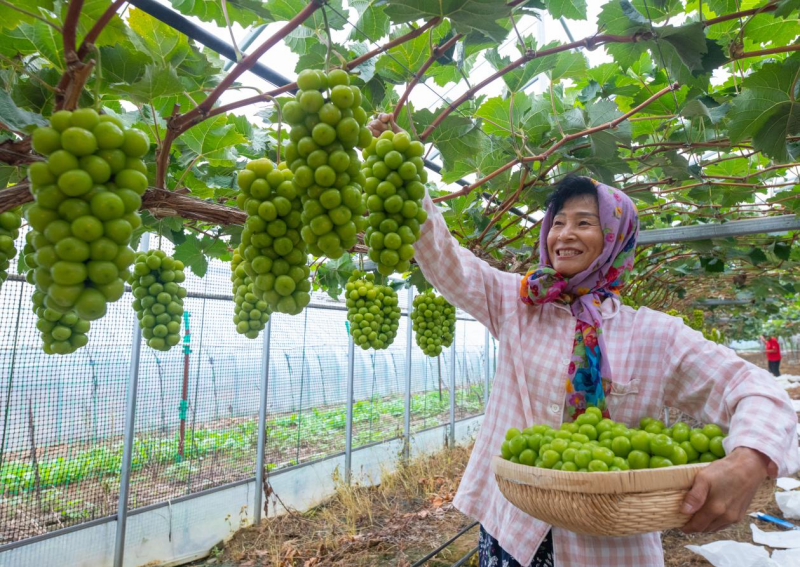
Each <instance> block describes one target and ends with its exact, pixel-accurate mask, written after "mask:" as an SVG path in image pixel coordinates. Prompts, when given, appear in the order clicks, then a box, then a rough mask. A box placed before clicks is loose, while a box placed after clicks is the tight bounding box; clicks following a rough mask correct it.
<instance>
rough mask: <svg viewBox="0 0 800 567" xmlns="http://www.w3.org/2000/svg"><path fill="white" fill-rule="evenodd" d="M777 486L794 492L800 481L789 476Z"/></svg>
mask: <svg viewBox="0 0 800 567" xmlns="http://www.w3.org/2000/svg"><path fill="white" fill-rule="evenodd" d="M798 401H800V400H798ZM777 485H778V488H780V489H781V490H794V489H795V488H798V487H800V480H797V479H796V478H789V477H787V476H782V477H781V478H779V479H778V480H777Z"/></svg>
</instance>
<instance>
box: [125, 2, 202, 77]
mask: <svg viewBox="0 0 800 567" xmlns="http://www.w3.org/2000/svg"><path fill="white" fill-rule="evenodd" d="M128 25H130V27H131V29H132V30H133V31H135V32H136V34H135V35H133V37H132V41H133V43H134V45H135V46H136V47H137V48H138V49H139V50H140V51H142V52H144V53H146V54H147V55H149V56H150V58H151V59H153V60H154V61H156V62H159V63H162V64H164V65H165V66H166V65H169V64H172V65H179V64H180V63H181V62H182V61H183V60H184V58H186V56H187V55H188V54H189V41H188V39H187V38H186V36H185V35H183V34H182V33H180V32H179V31H177V30H176V29H175V28H173V27H171V26H168V25H167V24H165V23H162V22H161V21H159V20H157V19H155V18H154V17H153V16H151V15H150V14H148V13H146V12H144V11H142V10H139V9H133V8H131V9H129V10H128Z"/></svg>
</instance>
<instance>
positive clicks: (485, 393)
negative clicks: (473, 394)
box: [483, 329, 492, 412]
mask: <svg viewBox="0 0 800 567" xmlns="http://www.w3.org/2000/svg"><path fill="white" fill-rule="evenodd" d="M490 349H491V340H490V339H489V329H486V332H485V334H484V346H483V352H484V357H483V373H484V384H483V411H484V412H485V411H486V408H487V406H488V405H489V383H490V382H491V380H492V378H491V376H490V372H491V371H490V370H489V368H490V365H489V356H490V354H489V353H490V352H491V351H490Z"/></svg>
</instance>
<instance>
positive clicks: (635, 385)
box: [606, 378, 643, 427]
mask: <svg viewBox="0 0 800 567" xmlns="http://www.w3.org/2000/svg"><path fill="white" fill-rule="evenodd" d="M639 380H640V379H639V378H633V379H631V381H630V382H625V383H620V382H612V383H611V391H610V392H609V394H608V398H607V399H606V403H607V404H608V411H609V413H610V414H611V419H613V420H614V421H619V422H622V423H625V424H626V425H627V426H628V427H638V425H639V418H641V417H642V415H643V414H642V413H641V412H642V407H641V406H642V396H640V395H639Z"/></svg>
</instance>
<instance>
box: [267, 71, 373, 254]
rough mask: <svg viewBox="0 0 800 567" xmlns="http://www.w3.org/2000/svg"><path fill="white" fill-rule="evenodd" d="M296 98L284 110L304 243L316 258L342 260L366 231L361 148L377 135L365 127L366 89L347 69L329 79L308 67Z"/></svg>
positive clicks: (287, 155)
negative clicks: (356, 83) (363, 91)
mask: <svg viewBox="0 0 800 567" xmlns="http://www.w3.org/2000/svg"><path fill="white" fill-rule="evenodd" d="M297 86H298V88H299V89H300V90H299V91H298V92H297V96H296V98H295V100H292V101H289V102H287V103H286V104H285V105H284V106H283V109H282V110H283V118H284V119H285V120H286V121H287V122H288V123H289V124H290V125H291V126H292V129H291V133H290V136H289V137H290V139H291V142H290V143H289V145H288V146H287V147H286V162H287V163H288V164H289V167H290V169H291V170H292V172H293V173H294V180H293V181H294V184H295V188H296V190H297V194H298V195H299V196H300V199H301V200H302V203H303V216H302V221H303V228H302V231H301V234H302V237H303V240H304V241H305V242H306V243H307V244H308V250H309V252H311V253H312V254H314V255H315V256H323V255H325V256H328V257H329V258H339V257H340V256H341V255H342V254H344V251H345V250H348V249H349V248H352V247H353V246H354V245H355V244H356V242H357V239H356V234H357V233H358V232H360V231H363V230H364V229H366V218H364V216H363V215H364V213H365V212H366V203H365V200H364V195H363V189H362V188H363V185H364V181H365V179H364V176H363V175H362V174H361V161H360V159H359V156H358V152H357V151H356V150H355V148H356V147H362V148H363V147H365V146H367V145H368V144H369V142H370V140H372V134H371V133H370V131H369V129H367V128H366V127H365V126H364V125H365V124H366V122H367V113H366V111H365V110H364V109H363V108H361V90H360V89H359V88H358V87H356V86H353V85H350V77H349V75H348V74H347V72H346V71H343V70H341V69H335V70H333V71H331V72H330V73H328V74H327V75H326V74H325V73H324V72H322V71H314V70H310V69H306V70H305V71H302V72H301V73H300V75H299V76H298V77H297Z"/></svg>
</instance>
